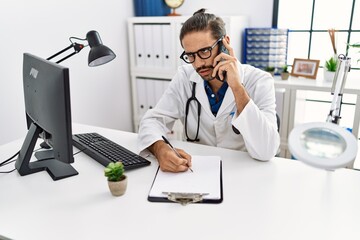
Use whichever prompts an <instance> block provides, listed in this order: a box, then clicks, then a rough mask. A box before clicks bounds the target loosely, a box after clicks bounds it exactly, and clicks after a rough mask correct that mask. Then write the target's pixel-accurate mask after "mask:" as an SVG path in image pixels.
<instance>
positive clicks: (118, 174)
mask: <svg viewBox="0 0 360 240" xmlns="http://www.w3.org/2000/svg"><path fill="white" fill-rule="evenodd" d="M104 173H105V176H106V177H107V180H108V185H109V189H110V192H111V194H112V195H114V196H121V195H123V194H124V193H125V191H126V187H127V176H126V175H125V174H124V165H123V164H122V162H111V163H109V164H108V165H107V167H106V168H105V169H104Z"/></svg>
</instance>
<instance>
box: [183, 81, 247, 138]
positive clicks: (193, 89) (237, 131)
mask: <svg viewBox="0 0 360 240" xmlns="http://www.w3.org/2000/svg"><path fill="white" fill-rule="evenodd" d="M195 88H196V82H193V85H192V91H191V97H190V98H189V99H188V100H187V101H186V106H185V124H184V125H185V126H184V128H185V136H186V141H188V142H198V141H200V139H199V138H198V137H199V129H200V114H201V104H200V102H199V100H198V99H197V98H196V96H195ZM191 101H195V103H196V104H197V108H198V109H197V128H196V135H195V138H190V137H189V135H188V131H187V130H188V129H187V118H188V114H189V108H190V103H191ZM232 130H233V131H234V133H235V134H237V135H238V134H240V131H239V130H238V129H237V128H235V127H234V126H233V125H232Z"/></svg>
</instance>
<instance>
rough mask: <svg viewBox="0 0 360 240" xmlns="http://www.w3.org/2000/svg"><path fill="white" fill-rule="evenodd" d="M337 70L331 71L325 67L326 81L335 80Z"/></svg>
mask: <svg viewBox="0 0 360 240" xmlns="http://www.w3.org/2000/svg"><path fill="white" fill-rule="evenodd" d="M334 76H335V72H330V71H328V70H326V69H324V81H325V82H332V81H333V80H334Z"/></svg>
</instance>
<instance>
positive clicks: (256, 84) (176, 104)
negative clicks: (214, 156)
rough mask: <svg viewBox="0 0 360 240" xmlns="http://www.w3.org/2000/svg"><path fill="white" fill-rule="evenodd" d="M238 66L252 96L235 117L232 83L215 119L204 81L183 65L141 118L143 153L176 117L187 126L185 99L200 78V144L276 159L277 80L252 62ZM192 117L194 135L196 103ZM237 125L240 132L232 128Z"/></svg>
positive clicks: (198, 96)
mask: <svg viewBox="0 0 360 240" xmlns="http://www.w3.org/2000/svg"><path fill="white" fill-rule="evenodd" d="M238 68H239V73H240V78H241V80H242V83H243V85H244V87H245V89H246V91H247V93H248V95H249V96H250V98H251V100H250V101H249V103H248V104H247V105H246V106H245V108H244V109H243V111H242V112H241V113H240V114H239V115H238V116H236V104H235V98H234V95H233V92H232V90H231V88H230V87H229V88H228V89H227V91H226V94H225V96H224V99H223V102H222V104H221V106H220V109H219V111H218V113H217V115H216V117H215V116H214V115H213V114H212V112H211V109H210V104H209V100H208V97H207V95H206V92H205V88H204V83H203V81H204V80H203V79H202V78H201V77H200V76H199V74H198V73H197V72H196V71H195V70H194V68H193V66H192V65H190V64H189V65H183V66H180V67H179V68H178V71H177V73H176V75H175V76H174V78H173V79H172V81H171V83H170V85H169V87H168V88H167V90H166V91H165V93H164V94H163V96H162V97H161V98H160V100H159V102H158V104H157V105H156V106H155V108H153V109H151V110H148V111H147V112H146V114H145V115H144V117H143V119H142V120H141V123H140V128H139V135H138V147H139V150H140V151H141V154H145V153H146V148H147V147H149V146H150V145H151V144H153V143H154V142H156V141H158V140H161V139H162V137H161V136H162V135H164V134H166V132H168V129H172V127H173V125H174V121H175V120H176V119H180V120H181V122H182V123H183V124H184V119H185V106H186V102H187V100H188V99H189V98H190V97H191V93H192V82H196V83H197V84H196V98H197V99H198V100H199V102H200V103H201V116H200V129H199V136H198V138H199V139H200V141H199V142H198V143H200V144H206V145H210V146H217V147H222V148H228V149H235V150H241V151H247V152H248V153H249V155H250V156H251V157H252V158H255V159H258V160H262V161H267V160H270V159H271V158H272V157H274V156H275V154H276V153H277V151H278V149H279V145H280V136H279V134H278V132H277V121H276V112H275V106H276V105H275V89H274V80H273V78H272V77H271V76H270V74H269V73H266V72H264V71H262V70H259V69H256V68H254V67H252V66H250V65H246V64H240V62H238ZM213 81H217V80H213ZM187 118H188V120H187V121H188V124H187V125H188V127H187V128H188V130H187V131H188V135H189V137H190V138H194V137H195V133H196V130H197V108H196V107H195V105H194V104H191V105H190V108H189V114H188V117H187ZM232 125H233V126H234V127H236V128H237V129H238V130H239V132H240V134H236V133H235V132H234V131H233V129H232ZM184 136H185V134H184ZM184 139H185V138H184ZM185 151H186V149H185Z"/></svg>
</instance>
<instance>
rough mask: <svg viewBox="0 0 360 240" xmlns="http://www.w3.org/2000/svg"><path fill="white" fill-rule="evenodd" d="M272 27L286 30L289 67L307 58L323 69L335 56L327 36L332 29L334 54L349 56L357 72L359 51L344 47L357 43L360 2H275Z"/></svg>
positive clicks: (277, 0) (359, 36)
mask: <svg viewBox="0 0 360 240" xmlns="http://www.w3.org/2000/svg"><path fill="white" fill-rule="evenodd" d="M273 27H278V28H288V29H289V39H288V57H287V64H288V65H292V63H293V60H294V58H309V59H317V60H320V66H323V65H324V62H325V60H327V59H329V58H330V57H332V56H333V54H334V51H333V48H332V44H331V40H330V37H329V34H328V29H330V28H334V29H335V30H336V31H337V32H336V39H335V40H336V49H337V54H345V55H348V56H349V57H351V59H352V67H353V68H356V69H360V61H359V62H358V61H357V60H358V59H360V53H359V51H360V49H359V48H349V47H348V45H347V44H349V43H350V44H354V43H360V0H341V1H339V0H338V1H335V0H331V1H329V0H302V1H297V0H274V12H273Z"/></svg>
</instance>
